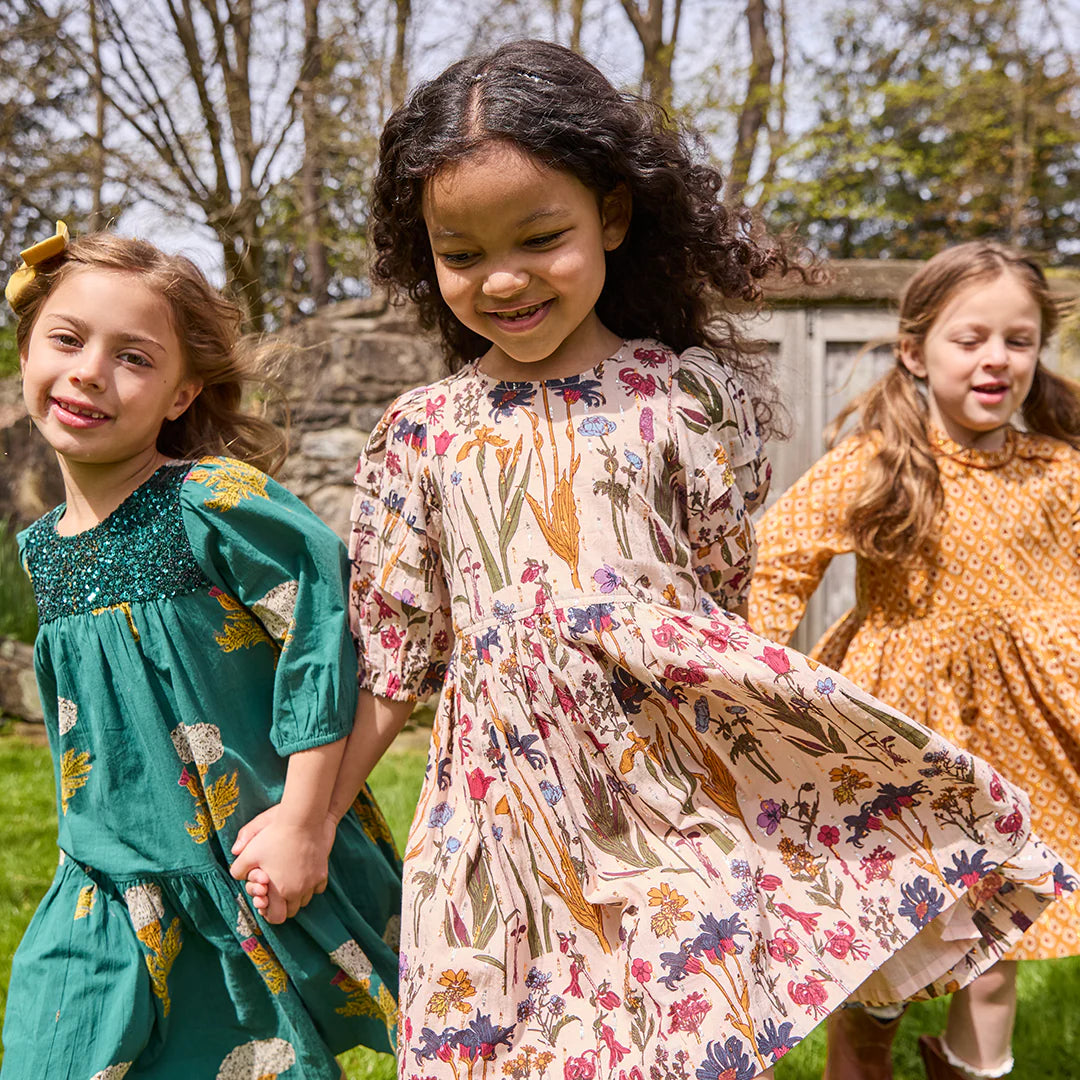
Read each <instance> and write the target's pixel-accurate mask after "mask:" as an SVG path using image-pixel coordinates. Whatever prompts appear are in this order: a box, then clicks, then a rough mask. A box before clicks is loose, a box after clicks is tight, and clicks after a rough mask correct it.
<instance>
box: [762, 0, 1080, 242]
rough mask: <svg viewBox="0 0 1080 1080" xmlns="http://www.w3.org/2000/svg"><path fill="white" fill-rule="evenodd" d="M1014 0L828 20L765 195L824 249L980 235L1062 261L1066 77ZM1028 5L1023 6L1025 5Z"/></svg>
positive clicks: (1072, 228) (1077, 99)
mask: <svg viewBox="0 0 1080 1080" xmlns="http://www.w3.org/2000/svg"><path fill="white" fill-rule="evenodd" d="M1034 6H1035V5H1034V3H1033V2H1028V0H885V2H884V3H882V4H875V5H868V4H867V5H852V6H851V7H850V9H848V10H846V11H843V12H842V13H840V14H839V15H834V16H833V18H832V20H831V25H830V29H831V31H832V36H833V45H834V49H835V55H834V56H830V57H829V59H828V61H827V62H822V63H821V64H819V65H818V66H817V68H816V70H815V71H813V73H812V77H813V81H814V83H815V85H816V86H817V87H818V90H817V107H818V112H819V121H818V123H817V125H816V126H815V127H814V128H813V129H812V130H810V131H809V132H808V133H807V134H806V136H805V137H804V138H803V139H802V140H800V141H799V142H798V143H797V144H796V146H795V147H794V148H793V150H792V154H791V157H790V159H789V161H788V163H787V165H786V167H785V170H784V173H785V179H784V180H782V181H781V182H779V183H778V184H776V185H775V186H774V188H773V190H772V191H771V192H769V193H768V195H767V199H766V205H767V208H768V211H769V213H770V214H771V216H772V217H773V219H774V220H775V221H778V222H783V223H794V224H797V225H798V226H800V227H801V228H803V229H804V230H805V233H806V234H808V235H809V236H811V237H812V238H813V239H814V241H815V242H817V243H818V244H819V245H820V246H821V247H822V248H824V249H825V250H827V251H828V253H829V254H831V255H837V256H841V257H853V256H868V257H874V256H879V255H890V256H894V257H906V258H925V257H927V256H929V255H931V254H933V253H934V252H936V251H938V250H940V249H941V248H942V247H943V246H945V245H946V244H951V243H957V242H959V241H962V240H970V239H976V238H980V237H985V238H993V239H998V240H1002V241H1005V242H1008V243H1013V244H1018V245H1020V246H1023V247H1025V248H1028V249H1029V250H1033V251H1039V252H1044V253H1047V254H1050V255H1051V256H1052V257H1054V259H1055V261H1061V260H1068V259H1069V258H1072V259H1074V260H1075V259H1077V258H1080V256H1078V255H1077V248H1078V244H1077V241H1078V240H1080V214H1078V211H1080V153H1078V150H1077V139H1078V136H1080V72H1078V70H1077V65H1076V60H1075V58H1074V57H1073V55H1072V54H1071V52H1070V51H1069V50H1068V49H1067V48H1066V47H1065V45H1064V44H1062V43H1061V42H1059V41H1058V40H1057V39H1056V37H1055V33H1054V29H1053V26H1052V24H1051V25H1043V24H1042V23H1041V22H1038V23H1037V25H1036V27H1035V29H1031V30H1030V31H1029V32H1028V36H1025V32H1026V31H1028V28H1029V24H1030V23H1031V22H1032V19H1031V18H1030V17H1029V16H1032V14H1033V9H1034ZM1034 14H1037V12H1034Z"/></svg>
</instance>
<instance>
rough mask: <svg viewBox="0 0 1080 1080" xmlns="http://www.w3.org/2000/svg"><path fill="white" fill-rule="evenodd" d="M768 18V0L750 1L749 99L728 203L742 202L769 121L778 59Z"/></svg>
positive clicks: (743, 112) (740, 127)
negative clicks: (775, 63)
mask: <svg viewBox="0 0 1080 1080" xmlns="http://www.w3.org/2000/svg"><path fill="white" fill-rule="evenodd" d="M765 16H766V7H765V0H748V3H747V5H746V22H747V27H748V29H749V31H750V76H749V79H748V81H747V86H746V97H745V98H744V99H743V106H742V109H741V110H740V112H739V125H738V134H737V136H736V140H735V152H734V154H733V155H732V158H731V171H730V174H729V176H728V187H727V201H728V202H729V203H736V202H741V201H742V193H743V190H744V189H745V187H746V185H747V183H748V182H749V179H750V166H751V165H752V164H753V161H754V150H755V149H756V148H757V143H758V136H759V134H760V133H761V129H762V127H763V126H765V125H766V122H767V118H768V109H769V102H770V99H771V96H772V70H773V64H774V62H775V59H776V58H775V56H774V55H773V51H772V45H771V44H770V43H769V29H768V27H767V26H766V23H765Z"/></svg>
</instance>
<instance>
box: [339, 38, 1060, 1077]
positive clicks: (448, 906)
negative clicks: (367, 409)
mask: <svg viewBox="0 0 1080 1080" xmlns="http://www.w3.org/2000/svg"><path fill="white" fill-rule="evenodd" d="M719 188H720V178H719V176H718V175H717V173H716V172H715V171H714V170H713V169H711V168H709V167H707V166H704V165H699V164H695V163H694V162H693V161H692V159H691V157H690V155H689V152H688V150H687V147H686V144H685V142H684V140H683V139H682V138H681V137H680V136H679V135H678V134H677V133H676V132H675V131H674V130H673V129H672V128H671V127H670V126H668V124H667V122H666V118H664V117H663V116H661V115H659V114H658V113H656V112H654V111H653V110H651V109H649V108H648V107H647V106H646V105H644V104H643V103H641V102H640V101H638V100H637V99H632V98H629V97H626V96H624V95H622V94H619V93H618V92H617V91H615V90H614V89H613V88H612V86H611V85H610V84H609V83H608V82H607V80H606V79H605V78H604V77H603V76H602V75H601V74H600V73H599V72H598V71H597V70H596V69H595V68H594V67H592V66H591V65H590V64H588V63H587V62H586V61H584V60H583V59H581V58H580V57H579V56H577V55H575V54H574V53H572V52H569V51H568V50H565V49H562V48H560V47H558V46H555V45H551V44H546V43H543V42H531V41H525V42H516V43H511V44H508V45H505V46H503V47H501V48H499V49H497V50H496V51H495V52H493V53H491V54H489V55H486V56H480V57H476V58H471V59H468V60H465V61H462V62H460V63H458V64H455V65H453V66H452V67H450V68H449V69H448V70H447V71H446V72H444V73H443V74H442V75H441V76H439V77H438V78H436V79H435V80H433V81H432V82H430V83H427V84H425V85H423V86H421V87H420V88H419V89H417V91H416V92H415V93H414V95H413V96H412V98H411V99H410V100H409V101H408V102H407V103H406V104H405V105H404V106H403V107H402V108H401V109H399V110H398V111H397V112H396V113H395V114H394V116H393V117H392V118H391V119H390V122H389V123H388V125H387V128H386V131H385V133H384V135H383V138H382V143H381V160H380V164H379V170H378V176H377V179H376V184H375V195H374V201H373V211H374V219H375V220H374V225H373V230H374V232H373V235H374V239H375V244H376V248H377V252H378V258H377V260H376V273H377V274H378V275H379V277H381V278H382V279H383V280H384V281H386V282H389V283H391V284H393V285H395V286H397V287H398V288H399V289H401V290H403V291H404V292H406V293H408V294H409V295H410V296H411V297H412V298H413V299H415V300H416V301H418V303H419V305H420V313H421V316H422V317H423V318H424V320H425V322H427V323H428V324H432V325H435V326H437V327H438V328H439V330H440V332H441V335H442V338H443V341H444V343H445V345H446V348H447V352H448V353H449V354H450V356H451V358H452V364H453V367H454V368H455V369H456V370H455V372H454V374H452V375H451V376H449V377H448V378H446V379H443V380H442V381H441V382H437V383H435V384H434V385H431V386H426V387H422V388H420V389H418V390H415V391H412V392H410V393H407V394H405V395H403V396H402V397H401V398H399V399H398V401H397V402H396V403H395V404H394V405H393V406H392V407H391V408H390V410H389V411H388V413H387V415H386V416H385V418H384V419H383V421H382V422H381V424H380V425H379V426H378V428H377V429H376V431H375V432H374V433H373V435H372V437H371V440H370V442H369V444H368V448H367V452H366V454H365V456H364V457H363V459H362V460H361V462H360V466H359V470H358V473H357V484H358V488H359V490H358V493H357V498H356V502H355V532H354V535H353V541H352V554H353V559H354V570H353V580H352V588H353V593H352V602H353V605H354V609H355V617H356V628H357V631H358V634H359V637H360V641H361V644H362V646H363V649H364V654H363V676H362V677H363V685H364V687H365V688H366V690H365V692H364V693H363V694H362V698H361V706H360V711H359V713H358V725H357V729H356V730H357V732H360V731H362V732H363V736H361V735H359V734H354V735H353V737H352V740H351V742H354V743H355V744H356V745H355V747H350V751H349V752H348V753H347V755H346V759H345V762H344V765H343V768H342V773H341V775H340V777H339V784H344V785H345V787H346V790H347V789H348V787H349V786H350V785H351V784H352V783H355V782H356V780H357V779H359V778H361V777H363V776H364V775H365V773H366V770H367V768H368V767H369V766H370V762H371V759H372V758H373V757H374V756H376V754H377V753H378V751H379V749H380V748H381V747H382V746H384V745H385V744H386V742H387V741H388V739H389V738H390V737H391V735H392V733H393V731H394V730H395V729H396V728H397V727H399V726H400V724H401V722H402V719H403V718H404V716H405V715H406V714H407V712H408V711H409V709H410V708H411V705H412V702H413V700H414V699H416V698H419V697H422V696H426V695H427V694H429V693H431V691H432V690H435V689H438V688H439V687H442V688H443V694H442V699H441V702H440V705H439V710H438V714H437V717H436V721H435V726H434V732H433V739H432V748H431V755H430V758H429V768H428V772H427V775H426V780H425V784H424V788H423V791H422V794H421V796H420V802H419V806H418V809H417V813H416V817H415V820H414V822H413V827H412V832H411V835H410V840H409V848H408V854H407V857H406V858H407V870H406V874H405V898H404V910H403V951H402V957H401V971H402V977H403V983H402V985H403V991H402V996H401V1008H402V1013H403V1020H402V1024H401V1028H400V1030H401V1032H402V1036H401V1051H400V1055H401V1056H400V1061H401V1074H402V1076H403V1077H406V1078H412V1077H428V1076H432V1077H463V1076H464V1075H465V1074H466V1072H467V1074H468V1075H469V1076H470V1077H477V1078H478V1077H480V1076H481V1075H483V1076H486V1077H494V1076H495V1075H500V1076H501V1075H513V1076H518V1077H565V1078H570V1080H576V1078H581V1080H586V1078H588V1080H591V1078H593V1077H602V1078H610V1080H641V1078H642V1077H643V1076H645V1075H649V1076H653V1077H658V1078H669V1077H670V1078H676V1077H680V1078H686V1077H690V1076H696V1077H698V1078H700V1080H719V1078H721V1077H723V1078H725V1080H727V1078H732V1077H735V1078H738V1080H748V1078H750V1077H752V1076H755V1075H757V1074H759V1073H762V1072H767V1071H768V1069H769V1067H770V1066H771V1064H772V1063H773V1062H774V1061H776V1060H777V1059H778V1058H779V1057H780V1056H781V1055H783V1054H784V1053H785V1052H786V1051H787V1050H788V1049H790V1048H791V1046H792V1045H793V1044H794V1043H796V1042H797V1041H798V1040H799V1039H800V1038H801V1037H802V1036H803V1035H804V1034H805V1033H806V1032H807V1031H808V1030H809V1029H810V1028H811V1027H813V1026H814V1025H815V1024H816V1023H817V1022H818V1021H819V1020H820V1019H821V1018H822V1017H824V1016H825V1014H826V1013H828V1012H829V1011H830V1010H831V1009H834V1008H836V1007H837V1006H838V1005H839V1004H840V1003H841V1002H842V1001H843V1000H844V999H845V998H846V997H847V996H848V994H850V993H851V992H852V991H853V990H854V989H855V988H856V987H859V986H863V987H864V992H865V994H866V995H867V996H868V997H869V998H870V1000H872V1001H893V1000H897V999H899V998H903V997H906V996H907V995H908V994H910V993H913V992H916V991H921V990H925V991H926V992H939V991H941V990H944V989H946V988H950V987H952V986H954V985H955V984H956V982H957V981H964V980H966V979H968V978H970V976H971V975H972V974H974V973H976V972H978V971H979V970H981V969H982V968H983V967H985V966H986V965H987V964H989V963H990V962H991V960H992V959H994V958H995V957H996V954H997V951H998V950H999V949H1000V948H1001V945H1002V943H1003V942H1008V941H1011V940H1013V939H1014V938H1015V937H1016V936H1018V934H1019V932H1020V930H1019V928H1020V927H1021V926H1026V925H1027V924H1028V922H1029V921H1030V920H1031V919H1033V918H1034V917H1035V915H1037V914H1038V912H1039V911H1040V910H1041V908H1042V905H1043V901H1044V900H1045V899H1047V898H1049V897H1052V896H1053V892H1054V890H1053V883H1052V880H1051V871H1052V867H1053V862H1052V861H1051V860H1050V859H1049V856H1048V854H1047V852H1046V851H1045V849H1043V848H1041V847H1039V846H1038V844H1037V843H1036V842H1034V841H1033V840H1032V839H1031V837H1030V833H1029V829H1028V825H1027V811H1026V804H1025V802H1024V800H1023V797H1022V796H1020V795H1019V794H1018V793H1016V792H1015V791H1013V790H1012V789H1011V788H1009V787H1008V786H1006V785H1004V784H1003V783H1002V782H1001V781H999V780H998V779H997V777H996V776H995V775H994V774H993V773H992V772H991V770H990V769H988V768H987V767H986V766H984V765H983V764H982V763H981V762H976V761H973V760H972V759H971V758H970V757H963V758H959V757H958V756H957V755H956V754H955V753H954V752H953V750H952V748H951V747H949V746H948V744H946V743H945V742H943V741H942V740H940V739H938V738H937V737H936V736H933V735H931V734H930V733H929V732H927V731H925V730H924V729H923V728H921V727H919V726H917V725H914V724H912V723H910V722H909V721H907V720H906V719H904V718H903V717H901V716H899V715H898V714H896V713H894V712H892V711H891V710H889V709H888V708H886V707H885V706H883V705H880V704H879V703H878V702H876V701H875V700H874V699H872V698H869V697H868V696H866V695H865V694H862V693H861V692H860V691H858V690H856V689H855V688H854V687H853V686H852V685H851V684H850V683H848V682H847V681H846V680H845V679H842V678H841V677H840V676H839V675H835V674H833V673H832V672H830V671H827V670H826V669H824V668H818V665H816V664H810V663H808V662H807V661H806V660H805V659H804V658H803V657H801V656H799V655H797V654H795V653H792V652H789V651H788V650H786V649H783V648H780V647H777V646H773V645H771V644H769V643H768V642H767V641H765V640H763V639H761V638H758V637H756V636H754V635H753V634H752V633H751V632H750V630H749V627H748V626H747V625H746V623H745V622H744V621H743V619H742V618H740V617H738V616H737V615H736V614H733V612H734V611H738V610H739V609H740V607H741V605H742V604H743V600H744V597H745V594H746V589H747V583H748V580H749V574H750V568H751V564H752V561H753V551H754V539H753V533H752V530H751V527H750V522H749V516H748V513H747V510H748V509H749V508H752V507H753V506H755V505H756V504H757V503H758V502H760V500H761V497H762V494H763V491H764V488H765V484H766V481H767V475H768V474H767V467H766V465H765V463H764V460H763V458H762V456H761V442H760V438H759V434H760V432H762V431H768V430H769V428H770V412H769V402H770V400H771V395H770V393H768V392H767V391H762V390H761V389H760V387H761V382H760V380H756V379H755V378H754V376H755V374H757V373H758V370H759V368H760V367H761V366H762V363H761V361H760V360H759V359H758V357H757V355H756V354H755V353H754V352H753V351H747V343H746V342H743V341H742V340H741V338H740V337H739V335H738V333H737V332H736V330H735V327H734V326H733V324H732V323H731V322H730V321H729V320H725V319H724V318H721V319H720V321H719V322H712V321H710V320H711V319H712V318H713V317H714V316H715V314H716V312H717V307H716V304H717V303H718V302H723V301H724V300H731V301H740V302H741V301H753V300H755V299H756V298H757V297H758V295H759V292H760V288H759V284H758V283H759V281H760V279H761V278H762V277H763V276H764V275H766V274H768V273H773V272H775V273H780V272H783V271H785V270H787V269H788V268H789V263H788V260H787V257H786V256H785V254H784V252H783V250H782V249H780V248H779V247H776V246H774V245H770V244H768V243H767V242H766V241H765V240H764V239H763V238H761V237H759V236H758V235H757V233H756V232H755V230H754V229H753V227H752V224H751V222H750V221H749V220H748V219H746V218H745V217H744V216H742V215H741V214H735V213H732V212H729V211H727V210H726V209H725V208H724V206H723V204H722V202H721V201H720V199H719V194H718V193H719ZM746 384H749V385H750V386H752V387H753V386H757V387H758V388H759V389H757V390H756V391H755V390H747V389H745V388H744V387H745V385H746ZM353 750H355V751H356V752H355V754H354V753H353V752H352V751H353ZM926 755H931V757H932V759H933V760H934V761H935V762H938V763H939V771H938V774H935V775H934V776H932V777H924V776H922V775H921V774H920V769H925V768H926V762H925V761H924V757H925V756H926ZM956 778H962V779H963V780H964V781H965V783H966V784H967V786H966V787H965V789H964V790H965V791H969V792H970V798H971V802H970V804H969V803H967V802H964V801H962V800H958V799H955V798H954V799H953V801H952V802H951V803H950V804H949V805H948V806H945V805H944V803H942V804H941V807H940V808H937V807H936V804H937V803H938V802H940V801H941V800H942V799H946V798H947V797H948V794H949V793H950V792H955V791H956ZM995 821H996V822H1000V823H1001V825H1000V827H999V828H996V829H995V828H994V827H993V826H992V824H991V823H992V822H995ZM988 824H990V827H989V828H987V825H988ZM871 836H873V839H874V841H876V843H867V841H868V839H869V838H870V837H871ZM872 850H874V851H878V850H879V851H880V852H881V853H880V854H875V855H874V860H875V866H877V867H879V868H880V872H879V873H877V874H875V875H873V876H872V877H871V879H870V880H869V881H866V880H864V878H865V876H866V875H865V866H864V864H863V860H867V859H869V858H870V854H871V851H872ZM969 882H970V884H969ZM864 912H865V913H868V918H869V920H870V922H869V924H868V926H867V927H866V928H860V927H858V925H857V924H858V920H859V917H860V915H861V914H863V913H864ZM890 957H891V958H892V959H890ZM875 972H876V973H877V974H875Z"/></svg>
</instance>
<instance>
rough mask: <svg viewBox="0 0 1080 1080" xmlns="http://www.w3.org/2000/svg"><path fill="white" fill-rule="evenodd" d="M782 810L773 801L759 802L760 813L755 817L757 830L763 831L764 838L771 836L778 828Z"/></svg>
mask: <svg viewBox="0 0 1080 1080" xmlns="http://www.w3.org/2000/svg"><path fill="white" fill-rule="evenodd" d="M781 814H782V809H781V807H780V804H779V803H778V802H776V801H774V800H773V799H762V800H761V813H760V814H758V816H757V823H758V826H759V828H761V829H763V830H764V831H765V835H766V836H772V834H773V833H774V832H776V830H777V829H778V828H779V827H780V816H781Z"/></svg>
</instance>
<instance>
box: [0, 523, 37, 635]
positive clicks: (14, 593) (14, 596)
mask: <svg viewBox="0 0 1080 1080" xmlns="http://www.w3.org/2000/svg"><path fill="white" fill-rule="evenodd" d="M36 635H37V606H36V605H35V603H34V590H33V587H32V586H31V585H30V579H29V578H28V577H27V576H26V571H25V570H24V569H23V568H22V564H21V563H20V562H19V550H18V548H17V547H16V545H15V534H14V531H13V530H12V528H11V526H10V525H9V523H8V522H7V521H5V520H4V519H3V518H0V637H13V638H16V639H17V640H19V641H25V642H26V643H27V644H30V643H31V642H33V640H34V637H35V636H36Z"/></svg>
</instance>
